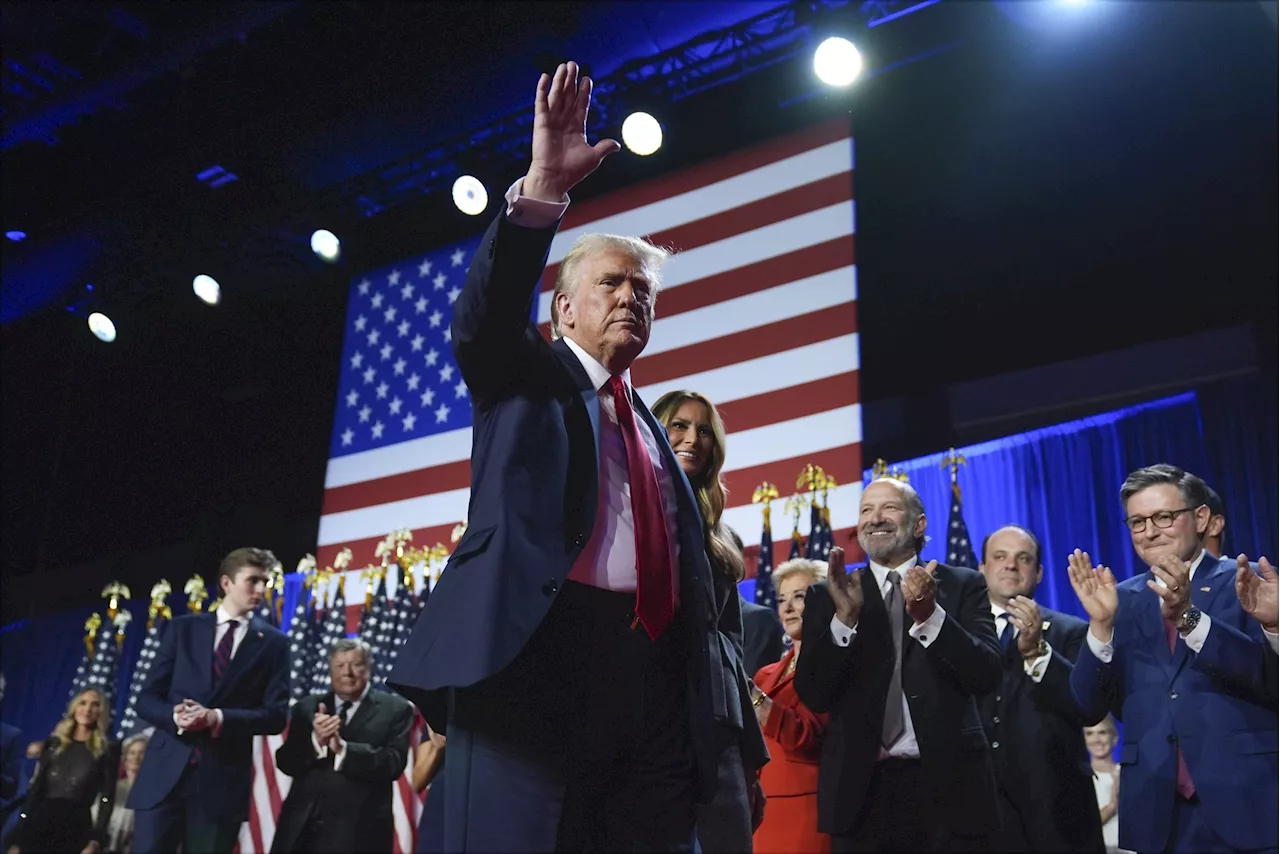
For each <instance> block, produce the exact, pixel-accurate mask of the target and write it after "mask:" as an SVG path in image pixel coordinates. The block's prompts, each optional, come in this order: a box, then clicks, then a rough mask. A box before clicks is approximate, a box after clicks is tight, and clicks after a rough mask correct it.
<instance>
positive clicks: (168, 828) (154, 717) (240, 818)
mask: <svg viewBox="0 0 1280 854" xmlns="http://www.w3.org/2000/svg"><path fill="white" fill-rule="evenodd" d="M216 620H217V618H216V616H215V615H214V614H212V613H206V614H186V615H183V616H181V617H178V618H177V619H175V620H173V621H172V622H171V623H169V625H168V626H167V627H166V628H165V629H164V634H163V636H162V638H161V641H160V646H159V648H158V650H157V652H156V657H155V660H154V661H153V662H152V663H151V669H150V670H149V671H148V673H147V678H146V681H145V682H144V683H143V685H142V688H141V690H140V691H139V693H138V715H139V716H140V717H142V719H143V720H145V721H147V722H148V723H150V724H151V725H152V726H154V727H155V733H154V735H152V737H151V741H150V742H149V743H148V745H147V755H146V758H145V759H144V760H143V763H142V768H141V769H139V771H138V776H137V779H136V780H135V781H134V783H133V787H132V789H131V790H130V792H129V808H130V809H133V810H136V811H137V813H136V817H135V821H136V829H135V836H134V843H133V850H134V851H135V852H136V854H146V852H150V851H157V852H167V851H173V850H176V847H177V844H178V843H179V842H183V843H184V844H185V845H186V850H191V849H192V848H195V849H197V850H201V851H203V850H227V851H229V850H230V849H231V847H233V846H234V844H235V834H236V833H238V832H239V828H240V824H241V823H242V822H244V821H245V820H247V819H248V818H249V797H250V788H251V785H252V780H253V737H254V736H256V735H274V734H276V733H279V732H281V731H282V730H284V726H285V723H286V721H287V719H288V713H289V642H288V640H287V639H286V638H285V636H284V635H283V634H281V632H280V630H279V629H277V628H275V627H274V626H272V625H271V624H270V623H268V622H266V621H265V620H262V619H259V618H258V617H253V618H252V619H251V620H250V622H249V626H248V629H247V631H246V633H245V635H244V639H243V640H241V641H240V646H239V648H238V649H237V650H236V652H235V655H234V656H233V657H232V659H231V662H230V664H229V665H228V666H227V670H226V672H225V673H223V675H222V679H220V680H218V682H217V683H216V684H215V683H214V679H213V654H214V636H215V630H216V625H215V623H216ZM188 698H189V699H192V700H195V701H196V702H198V703H200V704H202V705H203V706H205V707H206V708H208V709H220V710H221V711H222V728H221V729H220V730H219V732H218V736H217V737H216V738H215V737H213V735H212V732H211V731H210V730H203V731H200V732H184V733H182V734H181V735H180V734H179V733H178V728H177V725H176V724H175V723H174V719H173V707H174V706H176V705H178V704H180V703H181V702H183V700H185V699H188ZM197 751H198V752H197ZM228 837H229V838H230V845H228V844H227V840H228Z"/></svg>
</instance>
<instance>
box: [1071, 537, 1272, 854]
mask: <svg viewBox="0 0 1280 854" xmlns="http://www.w3.org/2000/svg"><path fill="white" fill-rule="evenodd" d="M1235 575H1236V562H1235V559H1233V558H1222V559H1217V558H1214V557H1213V555H1210V554H1206V555H1205V556H1204V560H1203V561H1202V562H1201V564H1200V566H1199V568H1197V569H1196V574H1195V577H1194V578H1193V579H1192V580H1191V602H1192V604H1194V605H1195V606H1196V607H1198V608H1199V609H1200V610H1201V611H1203V612H1204V613H1205V614H1208V615H1209V617H1210V618H1211V619H1212V621H1213V625H1212V627H1211V628H1210V629H1209V634H1208V636H1207V637H1206V639H1205V642H1204V646H1202V647H1201V648H1200V652H1199V653H1194V652H1192V651H1191V649H1190V648H1189V647H1188V646H1187V644H1186V642H1185V641H1183V640H1182V639H1178V640H1177V641H1176V643H1175V646H1174V650H1173V652H1172V653H1170V652H1169V642H1168V635H1167V634H1166V631H1165V624H1164V620H1163V618H1162V617H1161V615H1160V604H1159V602H1160V600H1159V599H1158V597H1157V596H1156V594H1155V593H1153V592H1152V591H1151V590H1150V589H1149V588H1148V587H1147V586H1146V582H1147V579H1149V578H1151V574H1150V573H1148V572H1143V573H1141V574H1139V575H1137V576H1134V577H1133V578H1130V579H1128V580H1126V581H1123V582H1121V583H1120V584H1119V585H1117V593H1118V594H1119V599H1120V607H1119V610H1118V611H1117V612H1116V618H1115V635H1114V637H1113V638H1112V643H1113V644H1114V648H1115V654H1114V657H1113V658H1112V660H1111V663H1110V664H1103V663H1102V662H1101V661H1100V660H1099V659H1098V658H1097V656H1095V655H1094V654H1093V651H1092V650H1091V649H1090V648H1089V645H1088V644H1087V643H1086V644H1083V645H1082V646H1081V647H1080V656H1079V658H1077V659H1076V665H1075V669H1074V670H1072V672H1071V690H1072V692H1073V693H1074V694H1075V697H1076V700H1077V701H1078V702H1079V704H1080V707H1081V709H1082V710H1083V711H1084V714H1085V716H1086V717H1087V718H1089V719H1093V720H1096V719H1098V718H1101V717H1102V716H1103V714H1105V713H1106V712H1111V713H1112V714H1114V715H1115V716H1116V718H1117V719H1118V720H1122V721H1124V724H1125V727H1124V742H1123V744H1122V745H1121V747H1120V764H1121V766H1122V768H1121V774H1120V776H1121V786H1120V810H1119V814H1120V847H1121V848H1127V849H1130V850H1134V851H1163V850H1164V849H1165V842H1166V841H1167V838H1168V835H1169V834H1170V833H1171V832H1172V830H1171V828H1172V827H1173V805H1174V799H1175V797H1176V795H1175V793H1174V786H1175V782H1176V780H1177V755H1178V754H1177V750H1178V747H1179V746H1181V748H1182V755H1183V758H1184V759H1185V760H1186V763H1187V770H1188V771H1190V772H1191V779H1192V781H1193V782H1194V783H1195V785H1196V793H1197V795H1198V796H1199V799H1200V805H1201V809H1202V811H1203V814H1204V817H1205V820H1206V821H1207V822H1208V823H1209V825H1210V827H1212V828H1213V830H1214V832H1215V833H1217V834H1218V835H1219V836H1221V837H1222V839H1223V840H1224V841H1225V842H1226V843H1227V844H1228V845H1230V846H1231V847H1232V848H1233V849H1235V850H1253V849H1265V848H1272V849H1274V848H1275V847H1276V824H1277V821H1278V819H1280V816H1278V814H1277V791H1276V776H1277V770H1278V768H1280V766H1278V765H1277V753H1276V749H1277V736H1276V698H1275V690H1274V683H1275V677H1274V675H1271V676H1270V678H1268V673H1267V670H1268V668H1271V667H1274V664H1275V658H1274V656H1269V649H1268V647H1267V643H1266V641H1265V640H1264V639H1263V637H1262V628H1261V627H1260V626H1259V625H1258V623H1257V622H1256V621H1254V619H1253V618H1252V617H1250V616H1249V615H1248V614H1246V613H1245V612H1244V609H1242V608H1241V607H1240V600H1239V599H1237V598H1236V592H1235ZM1126 816H1127V817H1128V818H1126Z"/></svg>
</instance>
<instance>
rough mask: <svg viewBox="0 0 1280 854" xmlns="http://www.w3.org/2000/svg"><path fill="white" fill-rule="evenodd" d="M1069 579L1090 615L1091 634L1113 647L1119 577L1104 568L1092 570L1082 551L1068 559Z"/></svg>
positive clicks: (1118, 601)
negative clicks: (1117, 578)
mask: <svg viewBox="0 0 1280 854" xmlns="http://www.w3.org/2000/svg"><path fill="white" fill-rule="evenodd" d="M1067 576H1068V578H1070V579H1071V588H1072V589H1073V590H1075V591H1076V596H1077V597H1078V598H1079V599H1080V604H1081V605H1083V606H1084V610H1085V612H1086V613H1087V614H1088V615H1089V631H1090V632H1092V633H1093V636H1094V637H1095V638H1097V639H1098V640H1100V641H1102V642H1103V643H1110V642H1111V630H1112V626H1113V625H1114V624H1115V620H1116V611H1117V610H1118V609H1119V608H1120V594H1118V593H1117V592H1116V577H1115V576H1114V575H1113V574H1112V573H1111V570H1110V569H1109V568H1108V567H1105V566H1103V565H1101V564H1099V565H1098V566H1096V567H1095V566H1093V565H1092V564H1091V562H1090V560H1089V553H1088V552H1082V551H1080V550H1079V549H1076V550H1075V551H1074V552H1072V553H1071V554H1070V555H1069V556H1068V557H1067Z"/></svg>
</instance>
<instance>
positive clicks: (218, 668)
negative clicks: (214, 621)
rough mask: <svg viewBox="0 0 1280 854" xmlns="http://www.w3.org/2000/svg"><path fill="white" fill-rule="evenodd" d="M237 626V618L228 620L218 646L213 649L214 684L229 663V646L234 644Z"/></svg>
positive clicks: (238, 625)
mask: <svg viewBox="0 0 1280 854" xmlns="http://www.w3.org/2000/svg"><path fill="white" fill-rule="evenodd" d="M239 627H240V621H239V620H231V621H230V622H228V623H227V630H226V631H225V632H223V633H222V640H220V641H218V646H217V648H216V649H214V651H213V684H214V685H215V686H216V685H217V684H218V683H219V682H221V681H222V674H223V673H226V672H227V665H228V664H230V663H231V648H232V647H233V646H234V645H235V642H236V629H237V628H239Z"/></svg>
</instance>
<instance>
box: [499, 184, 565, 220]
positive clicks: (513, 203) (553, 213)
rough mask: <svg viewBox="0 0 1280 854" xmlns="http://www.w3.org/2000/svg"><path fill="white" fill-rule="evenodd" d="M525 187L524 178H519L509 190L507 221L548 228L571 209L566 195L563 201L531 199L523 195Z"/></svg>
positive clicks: (507, 195) (507, 196)
mask: <svg viewBox="0 0 1280 854" xmlns="http://www.w3.org/2000/svg"><path fill="white" fill-rule="evenodd" d="M523 188H524V178H523V177H521V178H517V179H516V182H515V183H514V184H512V185H511V187H510V188H509V189H508V190H507V194H506V196H505V198H506V200H507V222H509V223H511V224H513V225H518V226H521V227H523V228H547V227H549V226H552V225H555V224H556V223H557V222H558V221H559V220H560V217H562V216H564V212H565V211H566V210H568V209H569V197H568V196H567V195H566V196H565V197H564V198H563V199H562V200H561V201H558V202H547V201H543V200H542V199H531V198H529V197H528V196H522V195H521V194H520V191H521V190H522V189H523Z"/></svg>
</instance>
